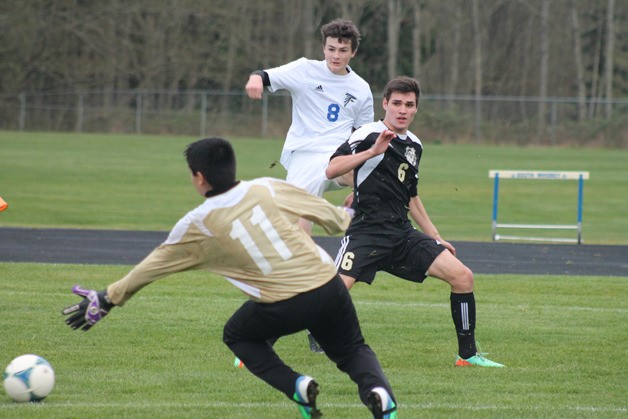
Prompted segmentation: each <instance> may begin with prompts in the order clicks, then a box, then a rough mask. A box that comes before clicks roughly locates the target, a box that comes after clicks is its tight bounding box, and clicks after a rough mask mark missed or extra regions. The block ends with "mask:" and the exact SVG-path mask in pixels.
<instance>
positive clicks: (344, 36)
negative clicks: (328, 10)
mask: <svg viewBox="0 0 628 419" xmlns="http://www.w3.org/2000/svg"><path fill="white" fill-rule="evenodd" d="M321 35H322V36H323V45H325V42H327V38H338V39H340V42H344V41H351V51H357V50H358V47H359V46H360V39H361V37H360V31H359V30H358V28H357V27H356V26H355V25H354V24H353V22H351V21H350V20H346V19H334V20H332V21H331V22H329V23H327V24H325V25H323V26H321Z"/></svg>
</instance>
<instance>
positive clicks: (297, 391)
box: [292, 375, 323, 419]
mask: <svg viewBox="0 0 628 419" xmlns="http://www.w3.org/2000/svg"><path fill="white" fill-rule="evenodd" d="M318 393H319V390H318V384H317V383H316V381H314V379H313V378H312V377H308V376H307V375H302V376H300V377H299V378H297V382H296V384H295V385H294V396H292V399H293V400H294V401H295V402H297V403H298V405H299V412H300V413H301V416H302V417H303V419H318V418H320V417H321V416H323V414H322V413H321V411H320V410H318V408H317V407H316V396H318Z"/></svg>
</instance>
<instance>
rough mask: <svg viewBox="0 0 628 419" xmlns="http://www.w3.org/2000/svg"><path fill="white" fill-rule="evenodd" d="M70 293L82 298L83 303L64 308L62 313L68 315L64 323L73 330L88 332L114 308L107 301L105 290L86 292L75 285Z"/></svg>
mask: <svg viewBox="0 0 628 419" xmlns="http://www.w3.org/2000/svg"><path fill="white" fill-rule="evenodd" d="M72 293H74V294H76V295H80V296H81V297H83V301H81V302H80V303H78V304H74V305H71V306H69V307H66V308H64V309H63V311H62V313H63V315H66V316H67V315H70V317H68V318H66V319H65V323H66V324H67V325H68V326H70V327H71V328H72V329H74V330H76V329H78V328H81V329H82V330H83V331H85V332H86V331H88V330H89V329H90V328H91V327H92V326H93V325H95V324H96V323H98V322H99V321H100V320H101V319H102V318H103V317H105V316H106V315H107V314H109V310H111V309H112V308H113V307H114V306H115V305H114V304H113V303H112V302H111V301H110V300H109V297H108V296H107V290H102V291H96V290H87V289H84V288H81V287H80V286H78V285H75V286H74V287H73V288H72Z"/></svg>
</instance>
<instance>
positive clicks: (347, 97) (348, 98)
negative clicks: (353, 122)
mask: <svg viewBox="0 0 628 419" xmlns="http://www.w3.org/2000/svg"><path fill="white" fill-rule="evenodd" d="M355 100H356V97H355V96H353V95H352V94H351V93H345V107H346V106H347V105H348V104H349V103H351V102H354V101H355Z"/></svg>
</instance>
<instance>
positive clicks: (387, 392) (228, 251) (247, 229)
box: [63, 138, 397, 418]
mask: <svg viewBox="0 0 628 419" xmlns="http://www.w3.org/2000/svg"><path fill="white" fill-rule="evenodd" d="M185 156H186V159H187V163H188V167H189V168H190V171H191V175H192V183H193V184H194V187H195V188H196V190H197V191H198V192H199V194H201V195H202V196H205V197H206V199H205V201H204V202H203V203H202V204H201V205H200V206H198V207H197V208H195V209H193V210H192V211H190V212H188V213H187V214H186V215H185V216H184V217H183V218H182V219H181V220H179V222H178V223H177V224H176V225H175V226H174V228H173V229H172V231H171V232H170V234H169V235H168V238H167V239H166V241H165V242H164V243H163V244H162V245H160V246H159V247H157V248H156V249H155V250H153V251H152V252H151V253H150V254H149V255H148V256H147V257H146V258H145V259H144V260H143V261H142V262H140V263H139V264H138V265H137V266H135V268H134V269H133V270H131V272H129V273H128V274H127V275H126V276H125V277H124V278H122V279H120V280H119V281H116V282H113V283H112V284H110V285H109V286H108V287H107V288H106V289H104V290H101V291H96V290H89V289H84V288H81V287H79V286H75V287H74V288H73V290H72V291H73V293H74V294H77V295H79V296H82V297H83V300H82V301H81V302H80V303H78V304H74V305H71V306H69V307H67V308H66V309H64V310H63V314H65V315H67V316H69V317H67V318H66V323H67V324H68V325H69V326H70V327H72V328H73V329H82V330H84V331H87V330H89V329H90V328H91V327H92V326H93V325H94V324H96V323H97V322H98V321H100V320H101V319H102V318H103V317H104V316H106V315H107V314H108V313H109V311H110V310H111V309H113V308H114V307H116V306H122V305H124V304H125V303H126V302H127V301H128V300H129V299H130V298H131V297H133V296H134V295H135V294H136V293H137V292H138V291H139V290H141V289H142V288H143V287H145V286H146V285H149V284H150V283H152V282H153V281H156V280H158V279H160V278H164V277H166V276H168V275H170V274H173V273H176V272H182V271H187V270H190V269H202V270H206V271H210V272H214V273H216V274H219V275H223V276H224V277H225V278H227V280H228V281H229V282H231V283H232V284H233V285H235V286H236V287H238V288H239V289H240V290H242V291H243V292H244V293H245V294H246V295H247V296H248V297H249V300H248V301H246V302H245V303H244V304H243V305H242V306H241V307H240V308H239V309H238V310H237V311H236V312H235V313H234V314H233V315H232V316H231V318H230V319H229V320H228V321H227V323H226V325H225V327H224V333H223V341H224V343H225V344H226V345H227V346H228V347H229V348H230V349H231V350H232V351H233V353H234V354H235V355H236V356H237V357H239V358H240V359H241V360H242V361H244V364H245V365H246V367H247V368H248V369H249V371H251V372H252V373H253V374H254V375H256V376H257V377H259V378H260V379H262V380H264V381H265V382H266V383H268V384H269V385H271V386H272V387H274V388H276V389H277V390H279V391H281V392H282V393H284V394H285V395H286V396H287V397H288V398H289V399H290V400H293V401H294V402H296V403H297V404H298V408H299V411H300V412H301V415H302V416H303V418H318V417H320V416H321V412H320V409H319V408H318V407H317V405H316V397H317V395H318V392H319V389H318V384H317V383H316V381H314V379H313V378H312V377H310V376H307V375H303V374H301V373H298V372H296V371H294V370H293V369H292V368H290V367H289V366H288V365H286V364H285V363H284V362H283V361H282V360H281V359H280V358H279V356H278V355H277V353H276V352H275V351H274V349H273V347H272V345H271V344H270V342H269V339H271V338H276V337H278V336H286V335H289V334H292V333H295V332H298V331H301V330H305V329H309V330H310V331H311V332H312V334H313V335H314V336H315V337H316V339H317V340H318V342H320V344H321V346H322V347H323V349H324V350H325V354H326V355H327V356H328V357H329V359H331V360H332V361H333V362H334V363H335V364H336V366H337V367H338V369H340V370H341V371H343V372H345V373H347V374H348V375H349V376H350V377H351V379H352V380H353V381H354V382H355V383H356V384H357V386H358V393H359V396H360V399H361V400H362V402H363V403H364V404H365V405H366V406H367V407H368V408H369V409H370V410H371V412H372V413H373V415H374V417H377V418H396V417H397V411H396V409H397V405H396V401H395V398H394V395H393V392H392V389H391V388H390V384H389V383H388V380H387V379H386V377H385V375H384V372H383V371H382V368H381V365H380V363H379V361H378V360H377V357H376V355H375V353H374V352H373V351H372V350H371V348H370V347H369V346H368V345H367V344H366V343H365V341H364V337H363V336H362V331H361V329H360V324H359V322H358V318H357V314H356V311H355V307H354V305H353V302H352V301H351V297H350V296H349V292H348V290H347V289H346V287H345V285H344V283H343V282H342V280H341V279H340V277H339V276H338V274H337V271H336V267H335V266H334V263H333V260H332V259H331V257H330V256H329V255H328V254H327V253H326V252H325V251H324V250H323V249H321V248H320V247H318V246H317V245H316V243H314V241H313V240H312V239H311V238H310V236H309V234H307V233H306V232H305V231H303V230H302V229H301V228H299V227H298V226H297V225H296V221H297V219H298V218H299V217H303V218H305V219H308V220H310V221H313V222H315V223H317V224H319V225H320V226H322V227H323V228H324V229H325V231H327V232H328V233H330V234H335V233H338V232H341V231H343V230H345V229H346V228H347V227H348V225H349V222H350V219H351V216H350V212H351V211H350V210H347V209H346V208H341V207H335V206H333V205H331V204H330V203H329V202H327V201H326V200H324V199H323V198H320V197H316V196H313V195H310V194H308V193H307V192H305V191H304V190H302V189H300V188H297V187H295V186H294V185H291V184H289V183H287V182H285V181H283V180H278V179H272V178H262V179H255V180H251V181H237V180H236V178H235V173H236V159H235V153H234V151H233V148H232V147H231V144H230V143H229V142H228V141H227V140H224V139H222V138H206V139H203V140H199V141H196V142H194V143H192V144H190V145H189V146H188V147H187V149H186V151H185ZM258 416H260V417H264V416H266V415H265V414H264V413H260V414H259V415H258Z"/></svg>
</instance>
